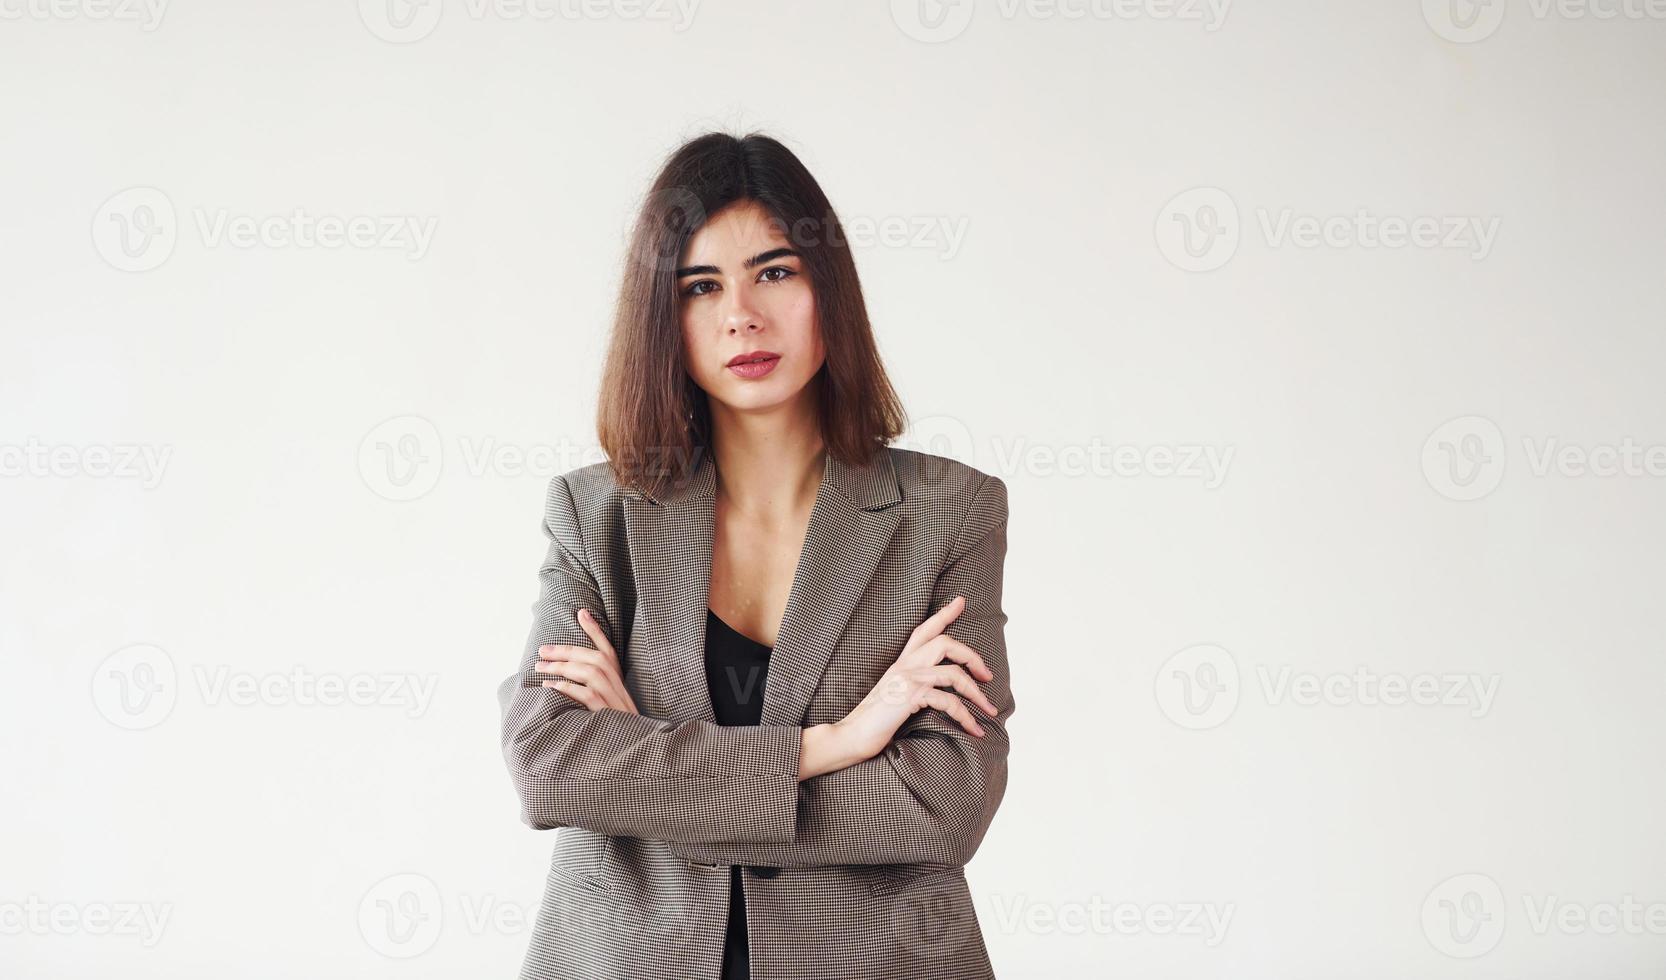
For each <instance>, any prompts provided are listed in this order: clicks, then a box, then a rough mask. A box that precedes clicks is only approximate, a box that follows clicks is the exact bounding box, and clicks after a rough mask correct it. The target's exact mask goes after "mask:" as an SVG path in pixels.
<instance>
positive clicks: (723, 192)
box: [596, 133, 904, 498]
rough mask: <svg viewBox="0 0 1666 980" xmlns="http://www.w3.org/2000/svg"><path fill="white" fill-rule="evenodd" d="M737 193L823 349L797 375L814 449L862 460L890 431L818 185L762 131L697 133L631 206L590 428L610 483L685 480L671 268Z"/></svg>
mask: <svg viewBox="0 0 1666 980" xmlns="http://www.w3.org/2000/svg"><path fill="white" fill-rule="evenodd" d="M737 201H755V202H756V203H758V204H759V205H760V206H762V207H763V208H764V210H765V211H767V212H769V214H770V215H771V216H772V217H773V218H774V219H775V220H776V222H778V227H779V228H780V229H781V231H782V232H783V234H785V235H786V236H787V238H788V240H789V241H790V242H791V243H792V246H793V247H794V248H795V249H796V250H798V251H799V253H800V254H801V255H802V256H803V262H804V266H805V271H806V272H808V273H809V277H810V283H811V287H812V289H813V290H814V292H815V297H816V311H817V316H818V319H819V321H820V324H821V335H822V343H823V346H824V347H825V349H826V351H827V360H826V363H825V364H823V365H822V367H821V370H820V371H818V372H817V373H816V375H815V377H814V378H813V379H811V383H812V384H817V383H818V382H819V388H820V404H819V416H820V422H821V435H822V441H823V442H824V443H825V444H826V446H827V451H828V452H829V453H831V454H833V455H834V456H836V457H837V458H838V459H839V461H840V462H843V463H846V464H848V465H861V464H865V463H867V462H868V461H869V460H871V458H872V456H873V454H874V453H875V452H877V451H878V450H879V449H880V448H882V447H884V446H886V445H888V444H889V443H890V442H891V440H892V439H895V438H896V437H897V436H898V435H900V434H901V433H902V431H903V428H904V415H903V409H902V403H901V400H900V399H899V398H898V397H897V393H896V390H895V389H893V388H892V387H891V382H890V379H889V378H888V377H887V376H886V374H885V367H884V365H883V364H882V363H880V359H879V349H878V347H877V345H876V344H875V343H874V337H873V327H872V325H871V324H870V323H869V322H868V310H867V304H866V303H865V302H864V301H863V299H862V285H861V282H860V280H859V279H858V277H857V275H856V262H855V260H854V259H853V258H852V256H851V252H850V247H849V243H848V242H847V241H846V239H845V235H844V229H843V227H842V226H841V225H840V224H839V218H838V215H836V214H835V213H834V212H833V206H832V205H831V204H830V203H828V200H827V195H826V194H824V193H822V189H821V186H820V185H819V184H817V183H816V180H815V178H814V177H812V176H811V175H810V171H809V170H807V169H806V168H805V166H804V164H803V163H802V162H800V161H799V159H798V157H796V156H794V155H793V153H792V151H791V150H788V149H787V148H786V147H785V146H783V145H781V143H779V142H777V141H776V140H774V139H771V138H770V137H768V136H764V135H761V134H759V133H750V134H748V135H746V136H743V137H735V136H731V135H729V134H727V133H707V134H705V135H704V136H700V137H697V138H695V139H693V140H690V141H688V142H687V143H684V144H683V145H682V146H681V147H679V148H678V149H677V150H676V152H674V153H672V154H671V156H670V158H669V159H667V160H666V162H665V165H664V166H663V167H661V168H660V171H659V174H658V176H657V177H655V178H654V182H653V185H652V187H651V188H650V189H649V191H648V194H647V196H646V198H645V199H644V200H643V202H642V205H641V208H640V209H639V210H638V212H637V217H636V223H635V227H634V228H633V230H632V232H631V239H630V244H629V250H628V253H627V259H626V262H625V269H624V273H623V279H622V282H621V283H620V287H619V302H618V306H617V308H616V311H615V313H614V320H613V331H612V337H611V339H610V341H609V343H608V351H607V361H606V365H605V367H604V368H603V371H602V381H601V393H600V396H599V398H598V403H599V404H598V410H597V413H596V433H597V436H598V437H599V439H600V441H601V444H602V448H603V449H604V450H605V451H606V452H607V454H608V457H609V463H610V464H611V465H612V468H613V472H614V475H615V477H616V478H617V481H618V482H619V484H620V485H622V486H631V487H635V488H637V489H638V490H640V491H641V492H643V493H645V494H647V495H648V496H650V497H656V498H657V497H659V496H660V495H661V494H662V493H664V492H665V491H666V490H667V489H669V488H670V487H671V486H674V485H675V484H677V483H678V482H680V481H682V480H686V479H687V478H688V477H690V476H692V475H693V473H694V471H695V469H696V468H697V467H698V464H699V462H700V454H702V453H704V452H708V451H709V450H710V447H711V409H710V405H709V404H708V401H707V397H706V393H705V392H704V391H702V390H700V388H699V387H698V386H697V385H696V384H695V383H694V379H693V378H691V377H690V376H689V374H688V371H687V368H686V366H685V362H684V357H683V337H682V326H681V323H682V320H681V314H680V309H679V302H680V299H679V293H678V286H677V280H676V272H677V264H678V260H679V259H680V258H681V256H682V253H683V248H684V246H685V245H687V243H688V240H689V239H690V238H691V237H693V235H694V233H695V232H696V231H698V230H699V229H700V228H701V226H703V225H704V224H705V223H706V221H707V219H708V218H709V217H710V216H711V215H714V214H716V213H717V212H718V211H721V210H722V209H723V208H725V207H727V206H729V205H730V204H733V203H735V202H737Z"/></svg>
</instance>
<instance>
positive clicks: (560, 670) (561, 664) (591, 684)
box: [532, 643, 636, 714]
mask: <svg viewBox="0 0 1666 980" xmlns="http://www.w3.org/2000/svg"><path fill="white" fill-rule="evenodd" d="M532 669H533V670H534V671H535V672H537V673H540V674H549V675H553V677H555V678H560V679H562V680H566V681H568V682H570V683H568V684H566V685H562V684H560V683H558V682H557V681H556V680H546V681H544V686H545V687H554V688H556V689H557V690H560V691H561V692H562V693H564V694H567V695H569V696H571V697H573V699H574V700H576V701H583V702H584V703H585V704H586V706H588V707H591V708H596V707H602V706H606V707H613V708H618V709H620V710H621V711H625V710H629V711H630V712H631V713H633V714H635V713H636V708H635V706H634V704H633V703H632V702H631V700H630V697H629V695H628V694H626V693H625V692H624V691H623V687H624V685H623V683H621V682H620V681H619V680H618V679H617V675H618V668H617V667H616V666H615V665H614V661H613V660H612V658H611V657H609V656H608V655H607V654H605V653H603V652H602V651H599V650H591V649H589V648H587V647H575V646H567V645H564V644H560V643H546V644H544V645H543V646H540V647H539V648H538V662H537V663H536V664H534V665H533V668H532ZM579 690H589V691H592V692H594V693H595V694H596V696H597V697H598V698H599V699H600V701H599V703H595V704H592V703H591V702H590V701H589V700H587V699H585V698H582V697H579V696H578V695H577V693H576V692H577V691H579Z"/></svg>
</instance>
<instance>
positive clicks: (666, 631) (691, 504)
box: [625, 447, 902, 725]
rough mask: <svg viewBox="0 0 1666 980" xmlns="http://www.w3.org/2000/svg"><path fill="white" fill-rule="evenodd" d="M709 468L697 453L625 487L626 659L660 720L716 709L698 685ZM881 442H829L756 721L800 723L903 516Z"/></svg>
mask: <svg viewBox="0 0 1666 980" xmlns="http://www.w3.org/2000/svg"><path fill="white" fill-rule="evenodd" d="M716 489H717V480H716V469H715V466H714V464H713V462H712V460H711V458H710V456H709V454H706V453H701V455H700V461H699V464H698V468H697V469H696V470H695V472H694V474H693V475H692V476H691V477H690V478H689V479H687V480H686V481H684V482H683V483H681V484H679V485H678V486H677V487H676V488H674V489H673V490H671V491H670V492H668V493H667V494H665V495H664V496H663V497H662V498H661V499H660V500H657V501H656V500H653V499H650V498H648V497H646V496H643V495H641V494H639V493H636V492H634V491H631V492H628V493H627V494H626V496H625V527H626V535H627V537H628V540H629V543H630V551H631V563H632V567H633V569H634V572H635V577H636V594H637V611H636V618H635V620H634V626H633V633H632V636H631V638H630V645H629V651H630V653H629V659H630V665H629V667H628V670H630V671H631V672H633V673H640V674H641V675H643V676H641V677H639V678H638V679H637V680H638V683H637V684H636V685H635V687H636V689H637V690H639V691H641V690H651V691H653V692H654V694H655V695H657V697H658V698H659V704H658V705H657V707H658V708H659V709H660V710H661V711H663V712H664V716H665V718H666V719H668V720H671V721H678V722H680V721H690V720H696V719H701V720H705V721H715V720H716V717H717V716H716V713H715V712H714V711H713V709H712V703H711V695H710V693H709V692H708V691H707V688H706V673H705V639H706V608H707V605H708V603H709V602H710V596H711V568H712V542H713V540H714V529H715V514H716ZM901 499H902V494H901V491H900V489H899V488H898V485H897V476H896V469H895V466H894V465H893V463H892V461H891V451H890V450H889V449H888V448H883V447H882V448H881V449H879V450H878V451H877V452H876V453H875V454H874V457H873V459H872V460H871V461H870V462H869V463H868V464H867V465H865V466H846V465H845V464H843V463H841V462H840V461H839V460H838V459H837V458H835V457H834V456H833V454H832V453H831V452H829V453H828V454H827V456H826V463H825V465H824V467H823V470H822V480H821V487H820V489H819V490H817V491H816V502H815V505H814V506H813V508H812V509H811V511H810V525H809V529H808V530H807V532H806V533H805V536H804V549H803V551H802V552H801V553H800V554H799V558H798V567H797V571H796V573H795V574H794V576H793V582H792V587H791V589H790V590H789V591H788V594H787V609H786V612H785V614H784V616H783V618H782V620H781V629H780V633H779V635H778V636H777V638H776V643H775V648H774V651H773V652H772V653H771V654H770V658H769V675H768V680H767V682H766V686H765V688H764V706H763V717H762V722H763V724H766V725H798V724H803V722H804V719H805V714H806V712H807V710H808V708H809V705H810V700H811V698H812V697H813V696H814V695H815V692H816V686H817V685H818V684H819V683H820V681H821V677H822V674H823V673H824V672H825V671H826V670H827V664H828V661H829V660H830V659H831V658H832V656H833V648H834V646H835V645H837V643H838V640H839V637H840V635H841V634H843V633H844V629H845V625H846V624H847V623H849V622H850V617H851V614H852V613H854V612H855V610H856V604H857V602H858V601H860V600H861V597H862V593H863V592H864V591H866V589H867V586H868V582H869V581H870V580H871V579H872V578H873V575H874V572H875V571H876V570H877V569H878V567H879V562H880V560H881V559H882V558H883V557H884V555H885V550H886V547H887V545H889V544H890V541H891V535H892V534H893V533H894V532H895V531H896V529H897V524H898V522H899V521H900V520H901V519H902V514H901V511H900V509H898V508H896V507H894V506H892V505H894V504H896V503H897V502H898V501H900V500H901Z"/></svg>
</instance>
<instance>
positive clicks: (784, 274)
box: [758, 265, 798, 282]
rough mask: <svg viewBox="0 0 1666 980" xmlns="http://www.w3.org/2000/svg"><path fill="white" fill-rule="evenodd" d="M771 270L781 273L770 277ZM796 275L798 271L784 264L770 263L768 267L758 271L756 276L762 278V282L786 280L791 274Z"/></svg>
mask: <svg viewBox="0 0 1666 980" xmlns="http://www.w3.org/2000/svg"><path fill="white" fill-rule="evenodd" d="M772 272H779V273H781V274H780V275H779V276H776V277H774V278H771V277H770V273H772ZM796 275H798V273H796V272H794V271H793V270H791V269H789V268H787V267H786V266H784V265H772V266H770V267H769V268H767V269H765V270H764V271H763V272H761V273H759V275H758V278H759V279H762V280H763V281H764V282H786V281H787V280H788V279H791V278H792V277H793V276H796Z"/></svg>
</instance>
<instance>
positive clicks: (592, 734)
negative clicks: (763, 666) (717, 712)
mask: <svg viewBox="0 0 1666 980" xmlns="http://www.w3.org/2000/svg"><path fill="white" fill-rule="evenodd" d="M544 535H545V537H547V538H548V539H549V548H548V551H547V553H546V555H545V557H544V562H543V565H542V566H541V567H540V568H539V571H538V582H539V591H538V600H537V602H536V603H534V605H533V607H532V611H533V624H532V634H531V636H529V637H528V639H527V643H526V649H525V650H524V651H523V652H522V654H521V659H520V670H519V671H518V672H517V673H516V674H514V675H513V676H511V677H509V678H507V679H506V680H504V681H503V683H502V684H500V685H499V686H498V702H499V707H500V710H501V738H502V746H503V756H504V760H505V761H506V762H507V763H508V765H509V773H510V776H511V777H512V779H513V781H514V784H515V789H516V792H517V793H518V794H519V796H520V801H521V819H522V822H523V823H525V824H527V825H528V826H530V827H532V828H534V829H537V830H548V829H551V828H554V827H566V826H572V827H582V828H584V829H585V830H590V831H594V832H596V833H601V834H609V835H613V836H624V837H642V838H648V839H653V840H663V841H672V842H681V843H689V844H696V843H709V842H712V841H742V842H747V843H754V844H772V843H783V842H787V841H791V840H793V838H794V833H795V826H796V816H797V807H798V801H799V787H800V785H801V784H800V782H799V779H798V775H799V762H800V760H799V752H800V750H801V746H802V742H801V739H802V734H803V729H802V728H800V727H796V726H785V725H758V726H751V727H738V728H727V727H723V726H720V725H716V724H713V723H711V722H707V721H703V720H697V721H689V722H683V723H681V724H674V723H672V722H669V721H661V720H655V719H653V718H648V717H644V716H642V715H636V714H631V713H630V712H626V711H619V710H617V709H614V708H602V709H600V710H597V711H591V710H590V709H589V708H587V707H585V706H584V705H582V704H580V703H579V702H577V701H574V700H573V699H571V698H569V697H567V696H566V695H565V694H562V693H561V692H560V691H557V690H555V689H554V688H546V687H544V686H542V681H543V679H544V677H545V675H542V674H539V673H537V672H536V671H535V670H534V669H533V668H534V666H535V665H536V664H537V662H538V648H539V646H541V645H543V644H545V643H560V644H568V645H573V646H585V647H594V644H593V643H592V642H591V640H590V638H589V636H588V635H587V634H586V633H585V632H584V630H583V628H582V627H580V626H579V624H578V622H577V620H576V619H575V618H574V617H575V615H576V614H577V612H578V609H579V608H580V607H583V608H586V609H589V610H590V611H591V613H592V614H594V615H595V616H596V618H597V622H598V623H600V624H601V626H602V628H603V630H604V631H606V632H607V634H608V637H609V639H610V640H612V641H613V644H614V648H615V649H617V650H624V649H626V645H625V643H624V642H623V641H624V640H625V639H626V638H624V637H620V636H618V635H617V634H616V633H615V632H614V631H613V630H612V629H611V628H610V627H609V626H608V624H607V622H606V619H605V616H606V613H605V610H604V609H603V606H602V602H601V592H600V589H599V587H598V586H597V583H596V578H595V576H594V575H593V574H592V572H591V570H590V566H589V565H588V564H587V563H586V550H585V547H584V541H583V538H582V537H581V535H580V533H579V523H578V520H577V517H576V510H575V507H574V504H573V497H572V493H571V488H570V487H569V485H568V483H567V481H566V479H565V477H563V476H557V477H555V478H554V479H553V480H552V481H551V482H550V488H549V496H548V499H547V503H546V507H545V518H544Z"/></svg>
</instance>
